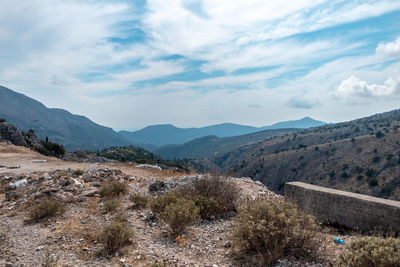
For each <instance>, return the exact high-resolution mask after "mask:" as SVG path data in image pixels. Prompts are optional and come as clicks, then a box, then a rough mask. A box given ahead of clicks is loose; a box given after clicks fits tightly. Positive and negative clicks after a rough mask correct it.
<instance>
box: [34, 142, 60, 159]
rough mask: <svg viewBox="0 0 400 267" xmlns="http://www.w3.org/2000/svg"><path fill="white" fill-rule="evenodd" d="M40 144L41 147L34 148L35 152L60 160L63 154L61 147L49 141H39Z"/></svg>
mask: <svg viewBox="0 0 400 267" xmlns="http://www.w3.org/2000/svg"><path fill="white" fill-rule="evenodd" d="M41 144H42V146H41V147H36V148H35V150H36V151H37V152H39V153H40V154H42V155H45V156H52V157H57V158H62V157H63V156H64V154H65V148H64V146H63V145H60V144H57V143H53V142H49V141H41Z"/></svg>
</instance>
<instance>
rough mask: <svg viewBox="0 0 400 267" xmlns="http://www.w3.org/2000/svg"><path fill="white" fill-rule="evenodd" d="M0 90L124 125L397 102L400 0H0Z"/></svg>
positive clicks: (339, 111)
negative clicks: (3, 87)
mask: <svg viewBox="0 0 400 267" xmlns="http://www.w3.org/2000/svg"><path fill="white" fill-rule="evenodd" d="M0 48H1V49H0V85H3V86H6V87H8V88H10V89H12V90H14V91H17V92H20V93H23V94H25V95H27V96H29V97H32V98H34V99H36V100H38V101H40V102H42V103H43V104H45V105H46V106H47V107H51V108H64V109H67V110H68V111H70V112H72V113H74V114H80V115H84V116H86V117H88V118H90V119H91V120H93V121H95V122H97V123H100V124H103V125H106V126H109V127H112V128H114V129H116V130H122V129H124V130H136V129H140V128H143V127H145V126H147V125H152V124H164V123H171V124H174V125H176V126H179V127H200V126H205V125H211V124H217V123H223V122H232V123H239V124H245V125H253V126H265V125H270V124H272V123H275V122H279V121H284V120H293V119H299V118H302V117H304V116H310V117H312V118H314V119H318V120H322V121H326V122H341V121H347V120H351V119H356V118H360V117H363V116H368V115H372V114H375V113H380V112H384V111H389V110H392V109H396V108H400V1H399V0H353V1H352V0H343V1H342V0H280V1H265V0H246V1H243V0H229V1H228V0H218V1H213V0H200V1H194V0H182V1H179V0H168V1H165V0H148V1H142V0H138V1H136V0H130V1H128V0H126V1H122V0H29V1H10V0H0Z"/></svg>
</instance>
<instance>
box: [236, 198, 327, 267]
mask: <svg viewBox="0 0 400 267" xmlns="http://www.w3.org/2000/svg"><path fill="white" fill-rule="evenodd" d="M318 231H319V227H318V226H317V225H316V224H315V223H314V220H313V218H312V217H310V216H307V215H305V214H303V213H302V212H301V211H299V210H298V209H297V208H296V207H295V206H294V205H292V204H290V203H286V202H283V203H276V202H272V201H268V200H262V199H259V200H255V201H249V202H247V203H246V204H245V205H244V206H242V207H240V208H239V212H238V216H237V220H236V223H235V229H234V231H233V235H232V245H233V248H234V253H235V257H236V259H238V260H245V261H247V262H248V263H250V265H251V266H253V265H252V264H254V265H257V264H259V265H261V266H272V265H273V264H274V263H276V261H277V260H278V259H281V258H284V257H288V256H293V257H296V258H306V259H316V258H317V257H318V252H319V249H320V248H322V247H323V246H322V244H323V241H322V237H321V234H318Z"/></svg>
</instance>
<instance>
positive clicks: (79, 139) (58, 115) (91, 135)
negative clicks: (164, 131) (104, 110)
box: [0, 86, 131, 150]
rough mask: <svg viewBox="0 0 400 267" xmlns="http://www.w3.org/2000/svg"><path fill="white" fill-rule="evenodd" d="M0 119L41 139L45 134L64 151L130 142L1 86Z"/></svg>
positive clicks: (107, 129)
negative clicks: (31, 132) (60, 145)
mask: <svg viewBox="0 0 400 267" xmlns="http://www.w3.org/2000/svg"><path fill="white" fill-rule="evenodd" d="M0 118H5V119H6V120H7V121H8V122H10V123H12V124H15V125H16V126H17V127H18V128H20V129H22V130H24V131H27V130H29V129H33V130H34V132H35V133H36V134H37V135H38V136H39V138H41V139H44V138H45V137H46V136H48V137H49V139H50V140H51V141H53V142H56V143H59V144H63V145H64V146H65V148H66V149H67V150H73V149H77V148H80V149H91V150H96V149H102V148H105V147H110V146H117V145H118V146H120V145H129V144H131V142H129V141H127V140H126V139H124V138H123V137H122V136H121V135H120V134H118V133H117V132H115V131H113V129H111V128H108V127H104V126H101V125H99V124H97V123H94V122H93V121H91V120H89V119H88V118H86V117H84V116H79V115H74V114H71V113H70V112H68V111H66V110H63V109H56V108H47V107H46V106H44V105H43V104H42V103H40V102H38V101H36V100H34V99H32V98H29V97H27V96H25V95H23V94H20V93H17V92H14V91H12V90H10V89H8V88H6V87H2V86H0Z"/></svg>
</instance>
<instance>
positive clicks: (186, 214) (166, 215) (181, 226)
mask: <svg viewBox="0 0 400 267" xmlns="http://www.w3.org/2000/svg"><path fill="white" fill-rule="evenodd" d="M160 217H161V218H162V219H163V220H164V221H165V222H166V223H168V225H169V227H170V230H171V231H170V233H171V234H172V235H180V234H182V233H183V232H184V231H185V229H186V227H187V226H189V225H191V224H192V223H194V222H196V221H198V220H199V219H200V216H199V208H198V207H196V205H195V204H194V202H193V201H191V200H188V199H185V198H178V199H177V200H176V202H173V203H171V204H169V205H168V206H166V207H165V210H164V211H163V212H161V213H160Z"/></svg>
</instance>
